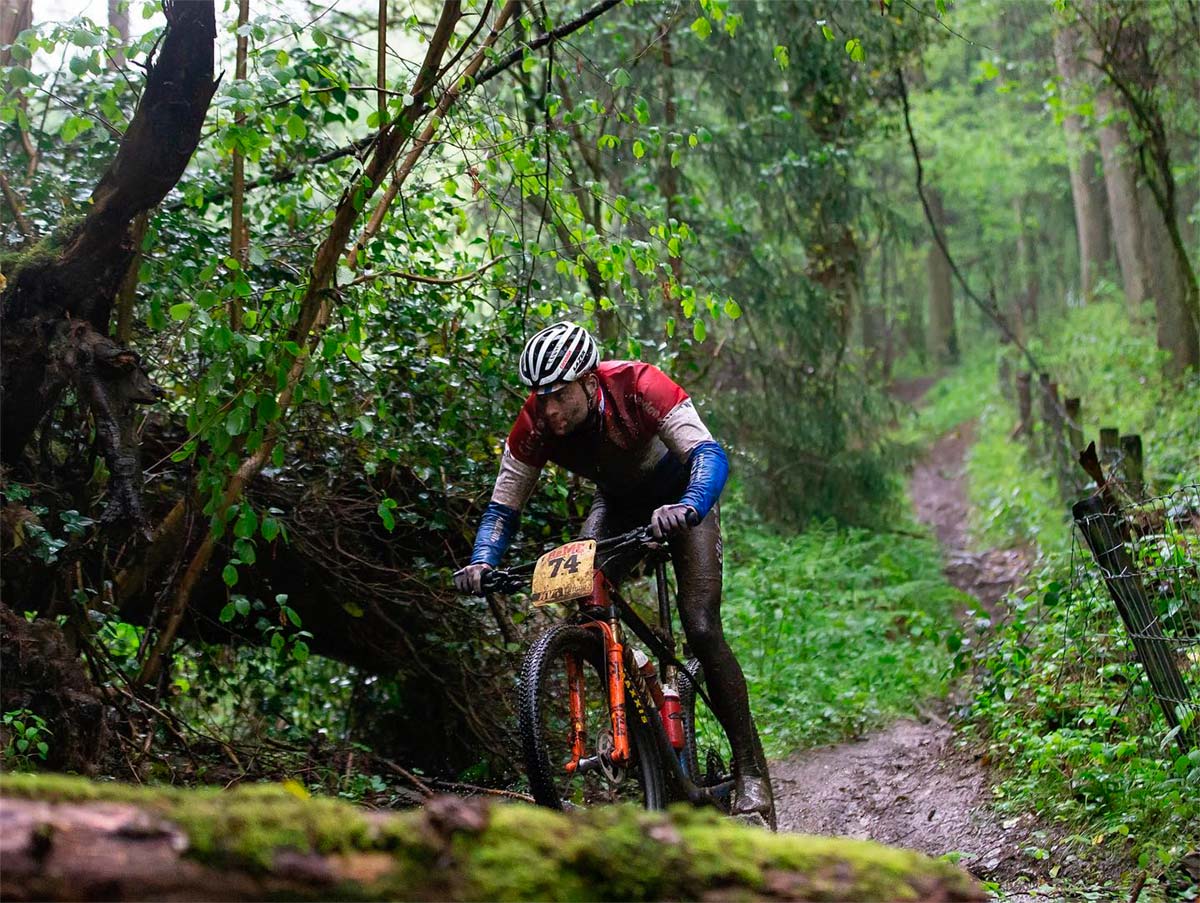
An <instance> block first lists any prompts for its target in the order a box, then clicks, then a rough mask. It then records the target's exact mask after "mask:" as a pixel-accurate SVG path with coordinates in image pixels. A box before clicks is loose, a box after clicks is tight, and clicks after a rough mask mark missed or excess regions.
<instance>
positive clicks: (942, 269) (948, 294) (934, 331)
mask: <svg viewBox="0 0 1200 903" xmlns="http://www.w3.org/2000/svg"><path fill="white" fill-rule="evenodd" d="M926 196H927V197H928V199H929V212H930V214H931V215H932V217H933V223H932V225H933V226H934V228H936V229H937V230H938V232H939V233H940V234H941V236H942V238H943V240H945V241H947V244H948V239H947V238H946V206H945V203H944V201H943V199H942V193H941V192H940V191H938V189H936V188H927V189H926ZM926 269H927V272H928V275H929V320H928V327H927V331H926V345H927V348H928V350H929V356H930V357H931V358H932V359H933V360H934V361H935V362H937V363H939V364H953V363H956V362H957V361H958V333H957V330H956V328H955V323H954V284H953V276H952V273H951V271H950V261H949V260H948V259H947V258H946V254H945V252H944V251H943V250H942V248H941V245H939V244H938V243H937V242H935V241H931V242H930V244H929V252H928V256H927V258H926Z"/></svg>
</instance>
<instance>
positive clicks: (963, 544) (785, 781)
mask: <svg viewBox="0 0 1200 903" xmlns="http://www.w3.org/2000/svg"><path fill="white" fill-rule="evenodd" d="M925 388H927V385H923V386H920V387H917V388H916V391H915V392H912V394H914V395H916V396H918V397H919V395H921V394H923V390H924V389H925ZM910 392H911V387H910ZM914 400H915V399H914ZM973 441H974V425H973V424H970V423H968V424H964V425H962V426H960V427H958V428H957V429H954V430H951V431H950V432H949V433H947V434H945V435H944V436H942V437H940V438H939V439H938V440H937V441H936V443H935V444H934V445H933V447H932V448H931V449H930V450H929V451H928V452H927V453H926V455H925V456H924V457H923V458H922V459H921V461H920V462H919V463H918V465H917V466H916V468H915V470H914V472H913V475H912V477H911V480H910V483H909V494H910V496H911V498H912V502H913V505H914V507H915V509H916V512H917V516H918V518H919V519H920V520H921V521H922V522H923V523H925V524H927V525H928V526H930V527H931V528H932V529H933V530H934V531H935V532H936V534H937V537H938V541H939V542H940V544H941V546H942V552H943V560H944V562H945V573H946V575H947V578H948V579H949V580H950V582H951V583H953V584H954V585H955V586H956V587H958V588H959V589H961V590H963V591H964V592H967V593H969V594H971V595H972V596H974V597H975V598H976V599H977V600H978V601H979V602H980V603H981V604H982V605H983V606H984V607H985V608H987V609H988V610H989V612H992V611H995V608H996V606H997V605H998V604H999V602H1000V600H1001V599H1002V598H1003V597H1004V595H1005V593H1006V592H1007V591H1008V590H1010V589H1011V588H1013V587H1014V586H1016V585H1017V584H1018V583H1019V582H1020V580H1021V579H1022V578H1023V576H1024V574H1025V572H1026V567H1027V562H1026V556H1025V554H1024V552H1023V551H1022V550H1019V549H1014V550H999V549H990V550H985V551H975V550H972V549H971V547H970V540H969V536H968V528H967V525H968V522H969V518H968V514H969V509H968V502H967V494H966V486H965V479H964V464H965V459H966V454H967V451H968V450H969V449H970V447H971V444H972V442H973ZM962 617H964V618H966V617H970V614H969V613H968V612H963V613H962ZM953 703H954V698H953V694H952V696H951V699H949V700H942V701H931V702H930V703H929V706H928V707H927V708H925V709H922V710H921V712H922V717H921V718H920V719H919V720H914V719H904V720H900V721H897V722H896V723H894V724H892V725H891V726H890V727H887V728H885V729H883V730H880V731H877V732H874V733H871V734H869V735H866V736H863V737H860V738H857V739H856V740H853V741H850V742H847V743H840V744H837V745H834V746H826V747H822V748H818V749H811V750H806V751H804V752H801V753H798V754H796V755H794V756H792V757H790V758H788V759H785V760H783V761H780V762H776V763H774V764H773V765H772V776H773V778H774V784H775V789H776V794H777V797H778V801H777V804H778V809H779V827H780V830H785V831H803V832H806V833H809V832H811V833H820V834H836V835H845V836H849V837H857V838H869V839H872V840H876V841H880V842H883V843H887V844H893V845H896V846H902V847H908V848H911V849H916V850H920V851H922V852H925V853H928V854H931V855H934V856H940V855H945V854H952V855H954V856H956V857H958V861H959V863H960V865H962V866H963V867H964V868H966V869H967V870H968V871H970V872H971V873H972V874H974V875H975V876H976V877H978V878H980V879H982V880H984V881H986V882H988V883H989V885H990V886H992V887H993V888H994V889H995V890H996V892H997V893H998V895H999V896H1000V897H1001V898H1002V899H1005V900H1013V901H1024V900H1035V899H1036V900H1047V899H1056V898H1061V894H1062V893H1064V892H1058V893H1056V892H1055V891H1054V890H1053V889H1052V888H1051V887H1050V886H1047V885H1048V884H1053V883H1054V882H1053V881H1052V879H1050V877H1049V876H1050V871H1049V870H1050V869H1051V868H1052V867H1053V866H1054V865H1055V864H1056V863H1055V862H1054V861H1053V860H1050V859H1043V860H1034V859H1032V858H1031V857H1030V856H1029V855H1027V854H1026V853H1025V852H1024V850H1025V848H1027V847H1038V848H1044V847H1049V846H1050V845H1051V844H1050V843H1048V842H1047V839H1046V838H1047V835H1046V833H1044V830H1045V829H1044V827H1043V826H1041V825H1039V824H1038V823H1037V820H1036V818H1035V817H1034V816H1032V815H1028V814H1026V815H1020V816H1016V817H1009V818H1006V817H1004V816H1003V815H1001V814H999V813H997V812H996V811H995V810H994V809H993V808H992V807H991V806H990V800H991V798H992V796H991V792H990V787H991V780H990V779H989V774H988V769H987V767H986V764H985V763H984V761H982V760H981V758H980V757H979V756H977V755H976V754H975V753H974V752H973V751H972V750H970V749H966V748H963V747H962V745H961V744H956V742H955V730H954V727H953V726H952V725H951V724H950V723H949V722H948V721H947V720H946V717H947V716H948V715H949V708H950V706H951V705H953ZM1034 832H1038V833H1037V835H1036V836H1035V834H1034ZM1064 871H1066V870H1065V869H1064ZM1074 877H1075V878H1076V880H1077V879H1078V878H1079V877H1081V876H1079V875H1076V876H1074ZM1078 889H1079V888H1078V885H1075V884H1074V883H1073V887H1072V892H1073V891H1075V890H1078Z"/></svg>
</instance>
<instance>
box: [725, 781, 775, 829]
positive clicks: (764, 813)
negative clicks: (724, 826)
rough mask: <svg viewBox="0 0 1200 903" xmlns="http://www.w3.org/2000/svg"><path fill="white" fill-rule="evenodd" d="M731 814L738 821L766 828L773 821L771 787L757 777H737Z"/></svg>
mask: <svg viewBox="0 0 1200 903" xmlns="http://www.w3.org/2000/svg"><path fill="white" fill-rule="evenodd" d="M731 814H732V815H733V816H734V817H735V818H737V819H738V820H739V821H745V822H747V823H748V824H757V823H758V822H759V820H761V823H762V826H763V827H766V826H768V825H770V824H771V822H772V821H773V820H774V819H773V816H774V815H775V800H774V799H773V798H772V796H771V785H770V784H769V783H768V782H767V781H766V780H765V779H763V778H760V777H758V775H752V774H748V775H739V776H738V779H737V785H736V786H735V787H734V791H733V806H732V808H731Z"/></svg>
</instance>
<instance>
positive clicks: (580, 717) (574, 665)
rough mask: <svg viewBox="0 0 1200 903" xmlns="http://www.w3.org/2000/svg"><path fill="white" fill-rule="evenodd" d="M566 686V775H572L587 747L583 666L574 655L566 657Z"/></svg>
mask: <svg viewBox="0 0 1200 903" xmlns="http://www.w3.org/2000/svg"><path fill="white" fill-rule="evenodd" d="M567 686H568V688H569V693H570V706H571V759H570V761H568V762H567V764H566V769H567V774H574V773H575V770H576V769H577V768H578V767H579V760H580V758H581V757H582V756H583V753H584V749H585V747H586V746H587V725H586V724H585V723H584V708H583V666H582V665H581V664H580V662H579V659H578V658H577V657H576V656H574V655H568V656H567Z"/></svg>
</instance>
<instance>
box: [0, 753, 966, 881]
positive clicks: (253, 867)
mask: <svg viewBox="0 0 1200 903" xmlns="http://www.w3.org/2000/svg"><path fill="white" fill-rule="evenodd" d="M306 797H307V795H306V794H305V793H304V791H303V790H302V789H301V788H300V787H299V786H295V787H288V786H282V787H281V786H275V785H256V786H245V787H240V788H237V789H235V790H232V791H228V792H222V791H218V790H178V789H174V788H144V787H132V786H127V785H120V784H100V783H93V782H89V781H86V780H84V779H80V778H68V777H60V776H31V775H15V776H14V775H10V776H5V777H4V779H3V781H2V782H0V856H2V857H3V860H4V869H3V872H2V873H0V896H2V897H3V898H4V899H6V900H34V899H54V900H93V899H106V900H147V899H205V900H254V899H264V898H281V899H293V900H300V899H304V900H309V899H321V900H329V899H346V900H375V899H403V900H522V899H535V900H661V899H705V900H727V899H737V900H768V899H780V900H935V901H936V900H983V899H986V897H985V895H984V894H983V893H982V892H981V891H980V889H979V887H978V886H977V885H976V884H975V883H974V881H973V880H972V879H971V878H970V877H968V876H967V875H966V874H964V873H963V872H961V871H959V870H958V869H957V868H955V867H954V866H953V865H951V864H950V863H947V862H940V861H936V860H931V859H928V858H926V857H925V856H922V855H921V854H919V853H915V852H912V851H909V850H899V849H894V848H889V847H885V846H881V845H879V844H875V843H870V842H867V841H857V840H848V839H844V838H830V837H808V836H802V835H776V834H769V833H767V832H765V831H761V830H757V829H753V828H747V827H743V826H741V825H738V824H735V823H733V822H730V821H728V820H726V819H721V818H719V817H718V816H716V815H715V814H713V813H709V812H700V811H696V810H692V809H686V808H684V809H679V810H676V811H673V812H671V813H670V814H664V813H647V812H643V811H640V810H634V809H629V808H609V809H599V810H592V811H588V812H585V813H581V814H578V815H574V816H566V815H561V814H558V813H554V812H549V811H547V810H544V809H537V808H533V807H530V806H524V805H518V804H489V803H487V802H485V801H482V800H463V799H460V798H458V797H439V798H436V799H434V800H432V801H430V803H429V805H428V806H427V807H426V808H424V809H422V810H417V811H409V812H402V813H379V812H367V811H363V810H360V809H356V808H354V807H352V806H350V805H348V804H346V803H343V802H340V801H337V800H331V799H309V798H306Z"/></svg>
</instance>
